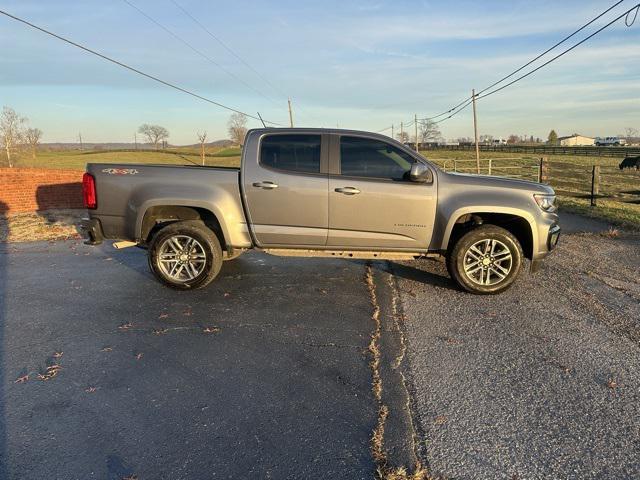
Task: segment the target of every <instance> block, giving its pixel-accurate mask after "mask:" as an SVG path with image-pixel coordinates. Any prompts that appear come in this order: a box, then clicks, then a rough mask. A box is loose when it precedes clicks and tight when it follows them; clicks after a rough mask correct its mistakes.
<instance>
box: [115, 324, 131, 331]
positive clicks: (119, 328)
mask: <svg viewBox="0 0 640 480" xmlns="http://www.w3.org/2000/svg"><path fill="white" fill-rule="evenodd" d="M131 327H133V323H131V322H127V323H123V324H122V325H120V326H119V327H118V330H129V329H130V328H131Z"/></svg>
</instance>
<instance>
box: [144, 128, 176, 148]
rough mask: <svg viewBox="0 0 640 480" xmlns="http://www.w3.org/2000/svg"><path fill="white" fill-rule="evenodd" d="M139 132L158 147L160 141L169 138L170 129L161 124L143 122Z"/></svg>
mask: <svg viewBox="0 0 640 480" xmlns="http://www.w3.org/2000/svg"><path fill="white" fill-rule="evenodd" d="M138 133H141V134H142V135H144V136H145V137H146V139H147V141H148V143H153V145H154V146H155V147H156V150H157V149H158V144H159V143H160V142H164V141H165V140H166V139H167V138H169V130H167V129H166V128H164V127H161V126H160V125H149V124H146V123H145V124H143V125H140V128H138Z"/></svg>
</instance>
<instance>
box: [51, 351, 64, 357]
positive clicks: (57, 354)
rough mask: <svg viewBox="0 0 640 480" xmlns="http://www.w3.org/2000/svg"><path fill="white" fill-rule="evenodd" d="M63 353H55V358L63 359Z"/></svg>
mask: <svg viewBox="0 0 640 480" xmlns="http://www.w3.org/2000/svg"><path fill="white" fill-rule="evenodd" d="M63 353H64V352H55V353H54V354H53V358H62V354H63Z"/></svg>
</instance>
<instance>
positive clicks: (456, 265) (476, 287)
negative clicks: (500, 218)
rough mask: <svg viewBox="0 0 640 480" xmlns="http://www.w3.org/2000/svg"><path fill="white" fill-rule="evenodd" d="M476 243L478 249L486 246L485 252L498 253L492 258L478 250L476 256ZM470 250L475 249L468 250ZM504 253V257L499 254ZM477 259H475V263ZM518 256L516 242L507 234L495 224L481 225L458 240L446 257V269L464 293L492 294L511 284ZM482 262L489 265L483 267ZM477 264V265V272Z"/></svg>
mask: <svg viewBox="0 0 640 480" xmlns="http://www.w3.org/2000/svg"><path fill="white" fill-rule="evenodd" d="M480 242H486V243H482V244H480ZM478 244H480V247H482V245H485V246H486V245H488V247H487V248H488V249H490V248H493V247H494V246H495V247H498V248H499V250H496V251H497V252H501V253H497V254H496V256H495V257H492V253H491V251H490V250H485V249H483V248H480V250H481V251H482V255H479V254H477V253H476V250H477V249H478ZM472 247H475V248H476V250H472ZM507 251H508V254H507V253H502V252H507ZM509 254H510V256H509ZM478 257H479V260H476V258H478ZM522 257H523V253H522V247H521V246H520V242H518V239H517V238H516V237H515V236H513V234H511V232H509V231H508V230H505V229H504V228H501V227H498V226H496V225H481V226H479V227H476V228H474V229H472V230H470V231H468V232H467V233H465V234H464V235H463V236H462V237H460V238H459V239H458V241H457V242H456V243H455V245H454V246H453V248H452V249H451V250H450V251H449V254H448V256H447V270H448V271H449V275H451V277H452V278H453V280H455V282H456V283H457V284H458V285H459V286H460V287H461V288H463V289H464V290H466V291H467V292H471V293H474V294H478V295H494V294H497V293H501V292H504V291H505V290H506V289H508V288H509V287H510V286H511V285H513V282H515V280H516V278H518V274H519V273H520V269H521V267H522ZM485 258H486V260H485ZM485 262H490V263H488V264H487V265H485ZM478 265H481V267H479V268H480V271H479V272H478ZM465 266H466V267H467V270H465ZM507 267H508V268H507ZM507 270H508V272H507ZM483 275H484V276H483ZM492 275H493V276H494V278H493V279H492V278H491V276H492ZM478 277H479V278H478ZM501 277H503V278H501ZM480 282H483V283H480ZM484 282H486V284H485V283H484ZM494 282H495V283H494Z"/></svg>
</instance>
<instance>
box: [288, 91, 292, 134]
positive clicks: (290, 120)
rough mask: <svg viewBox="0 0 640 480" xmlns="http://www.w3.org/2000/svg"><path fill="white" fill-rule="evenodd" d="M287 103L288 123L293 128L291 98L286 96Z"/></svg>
mask: <svg viewBox="0 0 640 480" xmlns="http://www.w3.org/2000/svg"><path fill="white" fill-rule="evenodd" d="M287 103H288V104H289V125H291V128H293V112H292V111H291V99H290V98H287Z"/></svg>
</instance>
